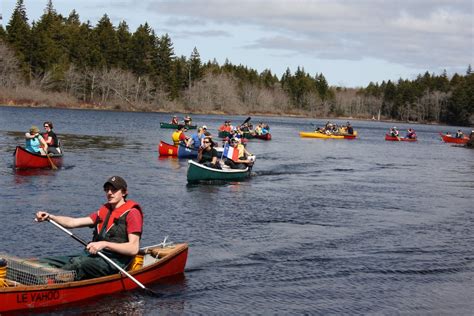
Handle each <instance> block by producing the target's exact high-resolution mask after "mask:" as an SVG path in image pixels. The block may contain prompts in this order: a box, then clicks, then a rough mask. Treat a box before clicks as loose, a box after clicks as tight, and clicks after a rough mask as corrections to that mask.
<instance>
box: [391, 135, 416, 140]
mask: <svg viewBox="0 0 474 316" xmlns="http://www.w3.org/2000/svg"><path fill="white" fill-rule="evenodd" d="M385 140H389V141H395V142H400V141H403V142H416V138H405V137H395V136H390V135H388V134H385Z"/></svg>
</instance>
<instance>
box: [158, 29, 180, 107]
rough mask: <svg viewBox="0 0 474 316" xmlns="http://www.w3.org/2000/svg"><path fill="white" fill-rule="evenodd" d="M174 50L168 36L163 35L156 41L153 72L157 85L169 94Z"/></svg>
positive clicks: (172, 85) (171, 82)
mask: <svg viewBox="0 0 474 316" xmlns="http://www.w3.org/2000/svg"><path fill="white" fill-rule="evenodd" d="M174 58H175V56H174V49H173V43H172V42H171V38H170V37H169V35H168V34H165V35H163V36H162V37H161V38H160V39H159V40H158V45H157V56H156V59H155V72H156V76H157V78H158V79H159V84H160V85H162V86H163V87H164V88H165V89H166V90H167V91H168V92H171V90H173V87H174V84H175V83H174V82H173V77H172V75H173V72H172V70H173V69H172V67H173V60H174ZM173 97H175V95H173V96H172V98H173Z"/></svg>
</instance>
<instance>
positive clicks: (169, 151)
mask: <svg viewBox="0 0 474 316" xmlns="http://www.w3.org/2000/svg"><path fill="white" fill-rule="evenodd" d="M158 153H159V154H160V156H175V157H177V156H178V146H174V145H170V144H168V143H165V142H164V141H160V144H159V145H158Z"/></svg>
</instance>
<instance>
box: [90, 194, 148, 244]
mask: <svg viewBox="0 0 474 316" xmlns="http://www.w3.org/2000/svg"><path fill="white" fill-rule="evenodd" d="M132 208H136V209H137V210H139V211H140V213H142V209H141V207H140V205H138V203H136V202H135V201H133V200H129V201H127V202H125V203H124V204H123V205H122V206H120V207H119V208H117V209H115V210H112V211H111V210H110V206H109V204H104V205H102V206H101V208H100V209H99V210H98V211H97V216H98V217H97V220H96V222H95V229H94V238H93V240H94V241H100V240H106V241H110V242H117V243H124V242H127V241H128V234H127V215H128V213H129V212H130V210H131V209H132ZM142 214H143V213H142ZM107 217H108V218H107ZM105 225H107V226H105Z"/></svg>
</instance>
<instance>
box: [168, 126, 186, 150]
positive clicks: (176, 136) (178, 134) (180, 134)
mask: <svg viewBox="0 0 474 316" xmlns="http://www.w3.org/2000/svg"><path fill="white" fill-rule="evenodd" d="M185 131H186V127H185V126H184V125H181V124H180V125H178V129H177V130H175V131H174V132H173V134H171V139H172V140H173V144H174V145H175V146H178V145H179V143H180V142H184V143H186V141H187V139H188V137H187V136H186V135H185V134H184V132H185Z"/></svg>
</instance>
